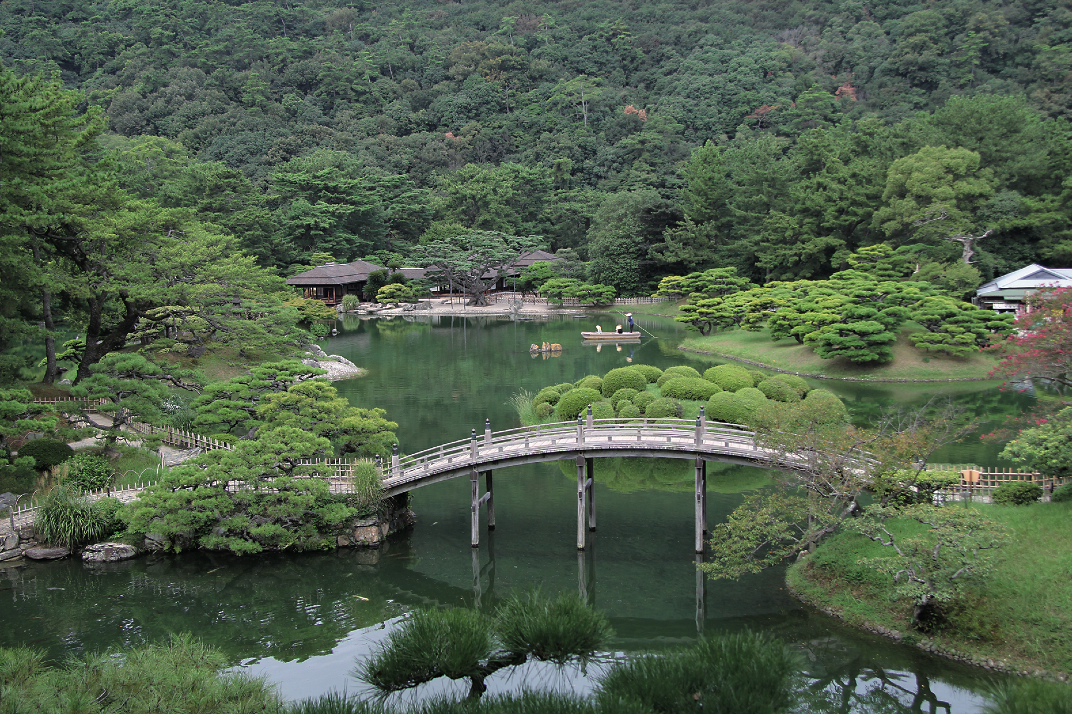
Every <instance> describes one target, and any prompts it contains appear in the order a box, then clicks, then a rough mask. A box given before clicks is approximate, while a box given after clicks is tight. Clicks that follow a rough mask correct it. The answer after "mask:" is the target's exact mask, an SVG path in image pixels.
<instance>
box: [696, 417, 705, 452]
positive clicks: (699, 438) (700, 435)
mask: <svg viewBox="0 0 1072 714" xmlns="http://www.w3.org/2000/svg"><path fill="white" fill-rule="evenodd" d="M702 443H703V430H702V427H701V426H700V417H696V445H697V446H699V445H701V444H702Z"/></svg>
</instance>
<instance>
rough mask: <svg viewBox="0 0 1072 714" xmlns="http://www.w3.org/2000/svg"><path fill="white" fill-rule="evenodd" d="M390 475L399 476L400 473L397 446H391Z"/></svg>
mask: <svg viewBox="0 0 1072 714" xmlns="http://www.w3.org/2000/svg"><path fill="white" fill-rule="evenodd" d="M391 475H392V476H401V475H402V472H401V470H400V469H399V463H398V444H391Z"/></svg>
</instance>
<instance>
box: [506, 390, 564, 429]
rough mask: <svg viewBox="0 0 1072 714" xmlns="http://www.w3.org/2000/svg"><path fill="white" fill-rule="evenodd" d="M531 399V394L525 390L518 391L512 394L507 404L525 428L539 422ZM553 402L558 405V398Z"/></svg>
mask: <svg viewBox="0 0 1072 714" xmlns="http://www.w3.org/2000/svg"><path fill="white" fill-rule="evenodd" d="M533 399H534V397H533V395H532V392H530V391H529V390H527V389H519V390H518V391H516V392H514V394H513V395H512V396H511V397H510V401H508V402H507V404H509V405H510V406H512V407H513V408H514V411H516V412H517V416H518V418H519V419H520V420H521V423H522V424H524V425H526V426H528V425H529V424H535V423H536V422H538V421H539V418H537V416H536V409H535V407H534V406H533V404H532V400H533ZM554 401H555V403H558V398H557V397H555V400H554ZM541 403H544V402H541Z"/></svg>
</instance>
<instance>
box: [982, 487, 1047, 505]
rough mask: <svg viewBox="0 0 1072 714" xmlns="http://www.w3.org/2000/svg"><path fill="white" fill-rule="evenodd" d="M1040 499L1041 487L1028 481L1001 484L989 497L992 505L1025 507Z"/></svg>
mask: <svg viewBox="0 0 1072 714" xmlns="http://www.w3.org/2000/svg"><path fill="white" fill-rule="evenodd" d="M1041 498H1042V487H1041V486H1039V485H1038V484H1037V483H1031V482H1030V481H1013V482H1011V483H1003V484H1001V485H1000V486H998V487H997V488H995V489H994V493H992V494H991V495H990V500H991V501H992V502H993V503H998V504H1001V505H1002V506H1026V505H1028V504H1029V503H1034V502H1035V501H1038V500H1040V499H1041Z"/></svg>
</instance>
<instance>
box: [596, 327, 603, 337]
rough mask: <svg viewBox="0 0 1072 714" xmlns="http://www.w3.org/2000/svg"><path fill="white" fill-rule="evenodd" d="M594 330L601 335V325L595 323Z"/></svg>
mask: <svg viewBox="0 0 1072 714" xmlns="http://www.w3.org/2000/svg"><path fill="white" fill-rule="evenodd" d="M596 332H597V333H599V334H600V335H602V334H603V326H602V325H596Z"/></svg>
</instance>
